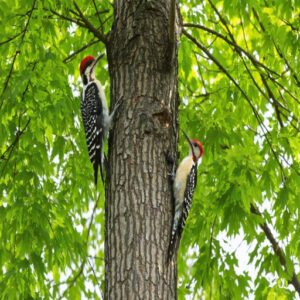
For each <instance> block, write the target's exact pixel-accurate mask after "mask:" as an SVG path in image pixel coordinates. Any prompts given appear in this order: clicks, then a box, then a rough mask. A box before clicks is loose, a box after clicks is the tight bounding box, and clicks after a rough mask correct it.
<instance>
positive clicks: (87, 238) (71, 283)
mask: <svg viewBox="0 0 300 300" xmlns="http://www.w3.org/2000/svg"><path fill="white" fill-rule="evenodd" d="M99 200H100V193H99V195H98V197H97V200H96V202H95V205H94V208H93V212H92V216H91V220H90V223H89V225H88V230H87V235H86V241H85V243H86V246H87V247H88V242H89V237H90V233H91V229H92V225H93V222H94V218H95V214H96V210H97V207H98V204H99ZM88 257H89V255H88V254H87V255H86V256H85V258H84V259H83V261H82V263H81V265H80V267H79V269H78V271H77V273H76V274H75V275H74V276H73V278H71V279H68V280H66V281H63V282H60V283H58V284H55V285H54V286H60V285H62V284H65V283H68V287H67V288H66V289H65V290H64V292H63V293H62V295H61V297H60V298H59V299H63V298H64V297H65V295H66V293H67V291H68V290H69V289H70V288H71V287H72V286H73V285H74V284H75V282H76V281H77V279H78V278H79V277H80V276H81V274H82V273H83V270H84V267H85V264H86V262H87V261H88Z"/></svg>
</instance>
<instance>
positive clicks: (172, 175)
mask: <svg viewBox="0 0 300 300" xmlns="http://www.w3.org/2000/svg"><path fill="white" fill-rule="evenodd" d="M165 157H166V161H167V163H168V165H171V166H172V170H171V172H169V173H168V176H170V179H171V181H172V182H173V181H174V179H175V173H176V172H175V170H176V164H175V159H174V156H173V155H172V154H171V153H170V152H169V151H168V152H165Z"/></svg>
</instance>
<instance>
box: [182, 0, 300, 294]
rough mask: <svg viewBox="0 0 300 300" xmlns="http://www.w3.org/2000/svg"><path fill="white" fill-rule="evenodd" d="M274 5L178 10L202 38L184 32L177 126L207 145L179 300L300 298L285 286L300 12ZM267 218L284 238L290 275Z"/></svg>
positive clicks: (292, 216) (298, 172)
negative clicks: (264, 229)
mask: <svg viewBox="0 0 300 300" xmlns="http://www.w3.org/2000/svg"><path fill="white" fill-rule="evenodd" d="M271 3H272V4H271ZM271 3H268V4H267V3H266V2H264V1H219V2H216V1H213V2H210V1H206V2H203V3H202V4H201V5H199V4H198V2H197V1H190V2H189V3H185V5H184V6H183V7H182V13H183V20H184V22H185V23H192V24H197V25H200V26H199V27H198V28H196V27H192V26H190V25H189V24H186V26H185V30H186V31H187V32H188V33H189V34H190V35H191V36H192V37H193V38H194V39H195V41H196V42H195V41H194V40H191V39H190V38H189V36H188V35H187V34H185V32H184V35H183V37H182V43H181V47H180V52H179V65H180V69H179V75H180V77H179V80H180V86H179V88H180V94H181V98H182V99H183V101H182V102H183V103H182V105H181V114H180V120H181V127H183V128H185V129H186V128H189V132H188V133H189V135H190V136H193V137H197V138H198V139H199V140H201V141H202V142H203V144H204V148H205V153H204V157H203V161H202V164H201V166H200V167H199V172H198V173H199V182H198V187H197V190H196V194H195V197H194V202H193V206H192V210H191V212H190V216H189V219H188V222H187V225H186V229H185V232H184V236H183V241H182V243H181V251H180V257H179V282H180V295H182V296H181V297H180V298H181V299H185V296H184V295H186V294H187V287H190V286H192V288H190V292H191V293H192V295H194V298H195V299H198V298H199V297H200V296H202V297H204V298H205V299H206V298H207V299H211V297H212V298H213V299H247V298H249V297H251V295H252V297H253V296H255V297H256V298H257V299H275V298H276V299H278V297H279V298H280V299H294V297H295V290H294V287H293V286H291V285H290V286H288V283H287V282H288V281H289V280H290V279H291V276H292V272H293V270H294V268H295V264H296V265H298V264H299V259H300V256H299V254H300V252H299V242H298V238H297V236H298V234H299V221H298V214H299V201H298V198H299V194H300V185H299V179H300V168H299V163H300V156H299V153H300V152H299V147H298V146H296V144H297V145H298V144H299V141H300V136H299V128H300V127H299V117H300V114H299V112H300V111H299V108H300V105H299V104H300V102H299V100H298V99H299V83H300V82H299V78H298V75H297V70H298V69H299V67H300V65H299V51H297V49H299V32H300V27H299V20H298V15H299V12H300V7H299V4H297V3H296V2H295V1H289V2H288V4H287V3H285V5H283V4H282V2H280V1H273V2H271ZM196 43H198V44H199V43H200V44H201V45H203V46H204V47H205V48H206V49H208V51H209V53H210V54H211V56H212V57H208V54H207V53H205V52H204V51H203V50H202V49H201V48H199V45H196ZM187 53H190V55H187ZM218 63H219V64H220V65H221V66H222V67H223V68H222V69H221V68H220V66H219V65H218ZM183 140H184V139H183ZM251 204H253V205H255V206H256V207H258V208H259V210H260V212H261V216H258V215H254V214H253V213H252V212H251V211H250V205H251ZM262 222H267V223H268V225H269V227H271V230H272V233H273V234H274V235H275V237H276V238H277V239H278V241H280V242H279V243H280V245H281V246H282V247H283V250H284V251H285V256H286V260H287V263H286V264H287V266H286V269H285V268H284V267H283V266H282V265H281V264H280V262H279V259H278V257H277V256H276V255H275V254H274V251H273V249H272V247H271V244H270V242H269V241H268V239H267V236H266V235H265V234H264V233H263V232H262V229H261V228H260V226H259V224H261V223H262ZM237 238H240V239H242V240H243V241H244V242H243V243H242V244H241V245H238V244H237V243H236V242H234V240H235V239H237ZM195 246H197V247H196V248H195ZM192 249H197V251H196V252H195V250H194V251H192ZM241 252H242V254H243V256H242V259H241V258H240V259H239V261H237V256H238V255H240V254H239V253H241ZM183 253H184V254H183ZM248 258H249V261H248ZM189 259H190V260H189ZM187 262H188V264H187ZM188 265H193V267H192V269H191V270H190V271H189V267H188ZM249 272H250V273H251V274H250V273H249ZM296 272H299V268H297V266H296ZM270 278H272V280H270Z"/></svg>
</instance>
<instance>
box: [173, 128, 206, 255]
mask: <svg viewBox="0 0 300 300" xmlns="http://www.w3.org/2000/svg"><path fill="white" fill-rule="evenodd" d="M183 133H184V135H185V137H186V139H187V141H188V143H189V146H190V153H189V155H188V156H187V157H185V158H184V159H183V160H182V161H181V163H180V164H179V166H178V168H177V170H176V174H175V180H174V182H173V194H174V198H175V214H174V220H173V225H172V232H171V239H170V244H169V253H168V258H169V259H171V258H172V256H173V254H174V252H175V250H177V249H178V248H179V243H180V238H181V234H182V231H183V228H184V225H185V221H186V219H187V217H188V213H189V210H190V208H191V205H192V200H193V194H194V191H195V188H196V185H197V167H198V161H199V159H200V158H201V156H202V155H203V153H204V149H203V146H202V144H201V143H200V142H199V141H198V140H196V139H190V138H189V137H188V136H187V134H186V133H185V132H183Z"/></svg>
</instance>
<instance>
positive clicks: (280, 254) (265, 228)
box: [250, 203, 300, 295]
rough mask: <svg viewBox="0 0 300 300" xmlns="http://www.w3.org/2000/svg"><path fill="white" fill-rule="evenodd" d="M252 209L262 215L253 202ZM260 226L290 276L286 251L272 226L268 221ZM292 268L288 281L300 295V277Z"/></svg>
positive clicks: (254, 212)
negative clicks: (280, 244) (275, 235)
mask: <svg viewBox="0 0 300 300" xmlns="http://www.w3.org/2000/svg"><path fill="white" fill-rule="evenodd" d="M250 210H251V212H252V213H253V214H255V215H257V216H260V217H262V214H261V212H260V211H259V210H258V208H257V207H255V206H254V205H253V204H252V203H251V206H250ZM259 226H260V228H261V229H262V230H263V232H264V233H265V235H266V237H267V239H268V240H269V242H270V243H271V245H272V248H273V250H274V252H275V254H276V256H277V257H278V258H279V262H280V264H281V265H282V267H283V269H284V271H285V272H286V273H287V275H288V276H290V271H289V270H288V267H287V262H286V257H285V253H284V251H283V250H282V248H281V247H280V246H279V243H278V241H277V240H276V239H275V237H274V235H273V233H272V231H271V229H270V227H269V226H268V224H267V223H266V222H264V223H262V224H260V225H259ZM291 268H292V276H290V279H289V280H288V283H289V284H292V285H293V286H294V288H295V290H296V291H297V292H298V294H299V295H300V282H299V279H298V278H297V275H296V273H295V270H294V268H293V266H291Z"/></svg>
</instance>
